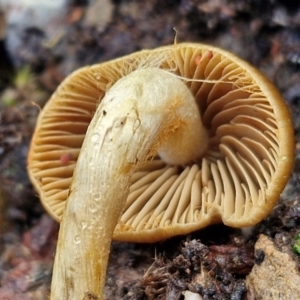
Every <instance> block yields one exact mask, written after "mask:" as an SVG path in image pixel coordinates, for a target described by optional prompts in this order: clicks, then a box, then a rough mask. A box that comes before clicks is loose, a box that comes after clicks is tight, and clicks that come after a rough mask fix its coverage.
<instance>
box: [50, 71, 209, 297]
mask: <svg viewBox="0 0 300 300" xmlns="http://www.w3.org/2000/svg"><path fill="white" fill-rule="evenodd" d="M206 142H207V134H206V130H205V129H204V127H203V125H202V124H201V117H200V114H199V111H198V107H197V104H196V103H195V100H194V98H193V96H192V94H191V92H190V91H189V89H188V88H187V87H186V85H185V84H184V83H183V81H182V80H180V79H179V78H177V77H176V76H175V75H173V74H171V73H169V72H166V71H163V70H161V69H158V68H143V69H139V70H137V71H134V72H132V73H130V74H129V75H127V76H126V77H124V78H122V79H120V80H119V81H117V82H116V83H115V84H114V85H113V86H112V88H111V89H110V90H109V91H108V92H107V94H106V96H105V97H104V99H103V100H102V102H101V104H100V105H99V106H98V109H97V111H96V113H95V115H94V117H93V120H92V122H91V124H90V126H89V128H88V131H87V134H86V137H85V140H84V142H83V145H82V149H81V152H80V155H79V158H78V162H77V165H76V168H75V171H74V175H73V181H72V184H71V187H70V193H69V198H68V201H67V204H66V209H65V212H64V215H63V218H62V222H61V227H60V232H59V239H58V245H57V251H56V256H55V262H54V270H53V279H52V287H51V299H52V300H54V299H55V300H62V299H64V300H68V299H69V300H76V299H78V300H82V299H102V297H103V288H104V284H105V275H106V268H107V261H108V256H109V251H110V244H111V239H112V236H113V232H114V229H115V226H116V224H117V223H118V221H119V219H120V216H121V213H122V210H123V207H124V205H125V201H126V198H127V196H128V193H129V187H130V178H131V175H132V174H133V172H134V171H135V170H136V169H137V168H138V166H139V165H140V164H141V163H143V162H145V161H146V160H147V159H149V158H151V157H153V156H155V155H156V154H157V152H159V153H160V155H161V156H162V157H163V158H164V159H165V160H166V161H167V162H169V163H173V164H186V163H189V162H192V161H196V160H198V159H199V155H201V152H202V153H203V152H204V151H205V148H206ZM159 149H160V150H159Z"/></svg>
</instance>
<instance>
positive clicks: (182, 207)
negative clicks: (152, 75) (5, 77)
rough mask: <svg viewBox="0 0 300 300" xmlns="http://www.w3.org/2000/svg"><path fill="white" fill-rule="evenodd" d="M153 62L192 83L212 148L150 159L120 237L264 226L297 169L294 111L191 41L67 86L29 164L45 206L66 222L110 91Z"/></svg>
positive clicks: (223, 56)
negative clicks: (172, 160) (174, 160)
mask: <svg viewBox="0 0 300 300" xmlns="http://www.w3.org/2000/svg"><path fill="white" fill-rule="evenodd" d="M148 66H149V67H153V66H155V67H159V68H162V69H165V70H166V71H168V72H170V73H173V74H174V76H178V77H179V78H181V79H182V80H183V81H184V82H186V85H187V86H188V88H189V89H190V91H191V92H192V94H193V95H194V98H195V101H196V103H197V105H198V108H199V111H200V114H201V116H202V121H203V125H204V127H205V128H206V129H207V131H208V144H207V145H206V151H205V152H204V154H203V155H202V156H201V159H199V160H197V161H195V162H194V163H191V164H188V165H176V164H168V163H166V162H164V161H163V160H162V159H161V158H160V156H159V153H158V155H156V156H155V157H151V156H150V157H149V161H148V162H147V163H145V164H144V165H143V166H142V167H141V168H140V169H139V170H137V171H136V172H135V173H134V175H133V177H132V184H131V188H130V194H129V196H128V198H127V203H126V207H125V209H124V212H123V215H122V217H121V220H120V222H119V224H118V225H117V227H116V229H115V233H114V238H115V239H117V240H124V241H135V242H155V241H158V240H162V239H165V238H168V237H171V236H173V235H178V234H186V233H189V232H191V231H193V230H197V229H200V228H203V227H204V226H206V225H208V224H210V223H215V222H220V221H222V222H224V223H225V224H226V225H228V226H233V227H244V226H250V225H253V224H255V223H257V222H259V221H260V220H261V219H262V218H264V217H265V216H266V215H267V214H268V213H269V212H270V210H271V209H272V208H273V206H274V205H275V203H276V201H277V200H278V197H279V194H280V192H281V191H282V189H283V188H284V186H285V184H286V181H287V179H288V176H289V173H290V170H291V167H292V163H293V154H292V152H293V147H294V145H293V130H292V125H291V120H290V116H289V112H288V109H287V107H286V105H285V103H284V101H283V100H282V98H281V97H280V95H279V93H278V92H277V90H276V89H275V88H274V87H273V85H272V84H271V83H270V82H269V81H268V80H267V79H266V78H265V77H264V76H263V75H262V74H261V73H260V72H259V71H257V70H255V69H254V68H253V67H251V66H250V65H249V64H247V63H246V62H244V61H243V60H241V59H239V58H237V57H236V56H234V55H232V54H230V53H228V52H226V51H223V50H220V49H218V48H214V47H211V46H206V45H201V44H200V45H199V44H190V43H188V44H178V45H173V46H168V47H162V48H158V49H157V50H144V51H140V52H137V53H134V54H131V55H128V56H125V57H123V58H120V59H117V60H114V61H110V62H107V63H103V64H98V65H94V66H90V67H85V68H82V69H80V70H78V71H76V72H74V73H73V74H71V75H70V76H69V77H68V78H67V79H66V80H65V81H64V82H63V84H62V85H61V87H60V88H59V89H58V90H57V92H56V93H55V94H54V95H53V96H52V98H51V99H50V101H49V102H48V103H47V104H46V107H45V108H44V109H43V111H42V112H41V114H40V116H39V119H38V123H37V127H38V130H37V131H36V133H35V135H34V137H33V140H32V145H31V148H30V154H29V158H28V165H29V174H30V177H31V180H32V182H33V184H34V185H35V187H36V189H37V190H38V191H39V193H40V196H41V199H42V202H43V205H44V206H45V208H46V210H47V211H48V212H49V213H50V214H51V215H52V216H53V217H54V218H55V219H57V220H60V218H61V216H62V214H63V211H64V206H65V201H66V199H67V196H68V192H69V186H70V183H71V180H72V174H73V171H74V167H75V164H76V161H77V158H78V155H79V152H80V148H81V145H82V142H83V139H84V137H85V133H86V130H87V127H88V125H89V123H90V121H91V119H92V116H93V113H94V112H95V110H96V107H97V106H98V104H99V103H100V102H101V99H102V98H103V97H104V95H105V92H106V91H107V90H108V89H109V88H110V87H111V86H112V85H113V84H114V83H115V82H116V81H117V80H118V79H119V78H121V77H122V76H124V75H127V74H129V73H131V72H132V71H134V70H136V69H138V68H146V67H148ZM174 88H176V87H174ZM105 113H106V112H105V111H103V114H105ZM184 146H185V145H182V147H184ZM65 155H67V157H68V160H67V162H65V160H62V157H64V156H65Z"/></svg>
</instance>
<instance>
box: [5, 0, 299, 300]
mask: <svg viewBox="0 0 300 300" xmlns="http://www.w3.org/2000/svg"><path fill="white" fill-rule="evenodd" d="M54 2H55V1H54ZM26 5H27V4H26V1H25V0H24V1H19V2H18V1H11V2H10V3H8V4H7V3H6V2H5V1H3V3H1V2H0V11H1V14H0V26H1V28H0V34H1V36H0V38H1V41H0V70H1V71H0V90H1V95H0V97H1V98H0V110H1V111H0V113H1V114H0V219H1V223H0V299H6V300H10V299H14V300H17V299H25V300H26V299H48V296H49V289H50V282H51V272H52V264H53V256H54V252H55V247H56V241H57V233H58V228H59V225H58V224H57V223H56V222H55V221H54V220H52V219H51V218H50V217H49V216H48V215H47V213H46V212H45V211H44V209H43V208H42V206H41V204H40V203H39V199H38V197H37V195H36V192H35V191H34V189H33V187H32V185H31V183H30V181H29V179H28V176H27V171H26V157H27V152H28V147H29V142H30V139H31V136H32V133H33V130H34V126H35V121H36V117H37V115H38V113H39V111H40V107H43V105H44V104H45V103H46V101H47V99H48V98H49V96H50V95H51V93H52V92H53V91H54V90H55V88H56V87H57V85H58V84H59V83H60V82H61V81H62V79H63V78H64V77H65V76H66V75H67V74H69V73H70V72H72V71H73V70H75V69H77V68H78V67H80V66H83V65H87V64H93V63H96V62H101V61H106V60H108V59H112V58H115V57H118V56H122V55H125V54H127V53H131V52H133V51H136V50H140V49H144V48H149V49H151V48H155V47H157V46H162V45H168V44H172V43H173V42H174V38H175V36H176V38H177V41H178V42H184V41H192V42H201V43H207V44H212V45H215V46H218V47H221V48H224V49H227V50H229V51H231V52H233V53H235V54H237V55H239V56H240V57H242V58H244V59H245V60H247V61H249V62H250V63H252V64H253V65H254V66H256V67H257V68H259V69H260V70H261V71H262V72H263V73H265V74H266V76H267V77H269V78H270V80H271V81H272V82H274V83H275V85H276V86H277V87H278V88H279V90H280V92H281V93H282V95H283V96H284V98H285V100H286V103H287V105H288V107H289V108H290V111H291V115H292V118H293V122H294V128H295V165H294V170H293V173H292V175H291V177H290V180H289V182H288V184H287V186H286V188H285V190H284V192H283V193H282V195H281V197H280V199H279V201H278V204H277V206H276V207H275V208H274V210H273V211H272V213H271V214H270V215H269V216H268V217H267V218H266V219H265V220H263V221H262V222H261V223H260V224H258V225H257V226H255V227H254V228H251V229H249V230H237V229H232V228H228V227H226V226H224V225H222V224H219V225H213V226H210V227H208V228H206V229H203V230H201V231H199V232H195V233H192V234H190V235H188V236H182V237H175V238H172V239H170V240H167V241H164V242H160V243H156V244H133V243H119V242H113V245H112V249H111V257H110V262H109V267H108V275H107V282H106V288H105V294H106V298H107V299H128V300H129V299H139V300H148V299H170V300H175V299H177V300H182V299H190V300H192V299H232V300H238V299H268V298H267V297H266V296H265V294H263V292H262V291H261V289H259V288H258V283H257V282H256V281H255V280H253V273H251V272H252V271H253V270H254V269H255V272H258V271H257V268H258V267H260V268H261V270H263V268H267V267H268V266H270V265H272V268H271V270H273V271H269V273H270V272H271V273H272V272H274V274H275V271H276V272H277V273H276V274H277V276H279V277H280V278H289V276H290V274H289V271H288V270H285V269H284V268H283V267H282V266H281V265H280V264H278V263H277V264H276V263H274V259H273V260H272V257H273V258H274V257H277V255H278V257H281V256H280V255H284V259H285V260H286V262H287V264H288V263H289V264H290V263H291V264H293V268H294V269H293V272H294V273H293V278H295V282H296V283H293V286H291V287H290V286H288V283H287V282H289V280H287V281H286V282H285V284H284V285H283V286H284V287H286V288H287V290H290V291H292V294H289V293H288V292H285V290H284V288H283V287H282V285H280V284H278V289H281V292H280V293H279V294H276V293H277V291H278V289H277V291H276V287H274V283H271V281H268V282H270V284H272V293H273V295H274V297H273V298H270V299H298V298H297V291H296V290H294V289H296V288H295V287H296V286H298V287H299V286H300V279H299V278H300V275H299V270H300V245H299V244H300V241H299V240H300V197H299V190H300V181H299V178H300V177H299V173H300V162H299V160H300V96H299V95H300V30H299V29H300V3H297V2H296V1H290V0H285V1H283V0H265V1H259V0H239V1H237V0H236V1H234V0H210V1H208V0H202V1H196V0H195V1H193V0H173V1H170V0H165V1H159V0H152V1H138V0H135V1H129V0H127V1H125V0H106V1H88V0H72V1H71V0H70V1H63V0H61V1H57V5H58V6H59V7H58V9H59V12H60V14H59V17H57V14H54V15H55V16H56V17H55V18H54V17H49V19H48V20H47V21H45V22H43V19H42V22H40V23H38V22H36V23H34V22H33V23H26V22H25V21H24V24H22V26H19V27H18V26H17V25H16V24H14V23H13V22H14V21H12V16H13V15H14V14H16V12H18V14H21V13H22V12H26V13H28V12H27V10H26V9H27V7H26ZM42 9H46V8H45V7H39V6H38V5H36V6H34V7H33V8H32V7H31V13H33V16H37V12H38V11H39V10H42ZM34 13H36V14H34ZM18 16H19V15H18ZM22 18H25V15H21V17H18V20H23V19H22ZM24 20H25V19H24ZM10 22H12V23H10ZM174 28H175V29H174ZM297 238H298V240H297ZM258 239H260V244H256V242H257V240H258ZM261 239H263V240H264V239H267V241H268V242H267V246H266V248H264V246H261V245H262V244H263V245H264V244H266V242H265V243H262V242H261ZM257 245H259V246H257ZM270 247H273V248H270ZM270 249H272V250H270ZM275 254H276V256H275ZM272 255H273V256H272ZM278 260H280V258H279V259H278ZM275 261H276V259H275ZM264 262H265V263H264ZM267 262H270V263H269V264H268V263H267ZM249 274H252V275H249ZM257 274H258V273H257ZM261 274H264V273H261ZM278 274H279V275H278ZM262 276H265V275H262ZM272 282H273V281H272ZM273 288H274V289H275V290H274V289H273ZM266 289H268V287H265V288H264V290H266ZM270 290H271V289H270ZM293 292H294V296H291V295H293ZM269 294H270V293H269ZM276 295H277V296H276ZM298 295H299V292H298ZM293 297H295V298H293Z"/></svg>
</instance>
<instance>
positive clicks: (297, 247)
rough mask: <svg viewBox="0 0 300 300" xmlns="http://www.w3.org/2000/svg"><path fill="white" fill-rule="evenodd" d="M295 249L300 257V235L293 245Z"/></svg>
mask: <svg viewBox="0 0 300 300" xmlns="http://www.w3.org/2000/svg"><path fill="white" fill-rule="evenodd" d="M293 249H294V251H295V252H296V254H298V255H299V256H300V233H298V234H297V235H296V238H295V242H294V245H293Z"/></svg>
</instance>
